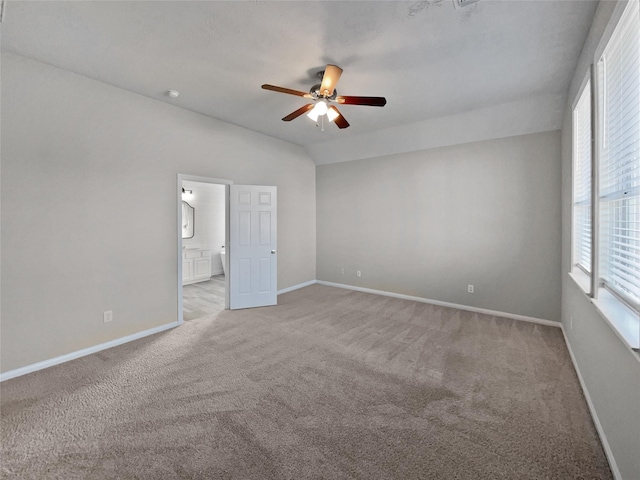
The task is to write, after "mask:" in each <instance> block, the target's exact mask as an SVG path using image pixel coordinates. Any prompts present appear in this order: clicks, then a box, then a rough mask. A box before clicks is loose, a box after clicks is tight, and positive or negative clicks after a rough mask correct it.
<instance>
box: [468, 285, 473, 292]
mask: <svg viewBox="0 0 640 480" xmlns="http://www.w3.org/2000/svg"><path fill="white" fill-rule="evenodd" d="M473 291H474V287H473V285H467V292H469V293H473Z"/></svg>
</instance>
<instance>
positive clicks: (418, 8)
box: [408, 0, 444, 17]
mask: <svg viewBox="0 0 640 480" xmlns="http://www.w3.org/2000/svg"><path fill="white" fill-rule="evenodd" d="M443 1H444V0H422V1H420V2H415V3H414V4H412V5H411V6H410V7H409V14H408V16H409V17H415V16H418V15H420V14H421V13H422V12H424V11H426V10H428V9H429V7H430V6H436V7H439V6H441V5H442V2H443Z"/></svg>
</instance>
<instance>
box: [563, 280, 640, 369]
mask: <svg viewBox="0 0 640 480" xmlns="http://www.w3.org/2000/svg"><path fill="white" fill-rule="evenodd" d="M569 276H570V277H571V278H572V279H573V281H574V282H575V283H576V285H577V286H578V288H580V290H582V292H583V293H584V294H585V295H586V296H587V298H589V300H590V301H591V303H593V305H594V306H595V307H596V310H597V311H598V313H599V314H600V316H601V317H602V318H604V320H605V321H606V322H607V323H608V324H609V325H610V326H611V328H612V329H613V331H614V332H615V333H616V335H618V337H620V340H622V342H623V343H624V344H625V346H626V347H627V348H629V349H630V350H632V351H633V352H634V353H635V356H636V358H637V359H638V360H640V356H639V352H638V348H639V347H640V317H639V316H638V314H637V313H635V312H634V311H633V310H631V309H630V308H629V307H627V306H626V305H625V304H624V303H622V302H621V301H620V300H618V299H617V298H616V297H614V296H613V295H611V293H609V292H608V291H607V290H605V289H604V288H599V289H598V298H591V297H590V296H589V291H590V288H591V278H590V277H589V276H588V275H587V274H586V273H584V272H583V271H582V270H573V271H571V272H569Z"/></svg>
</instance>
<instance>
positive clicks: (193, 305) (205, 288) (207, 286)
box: [182, 275, 225, 321]
mask: <svg viewBox="0 0 640 480" xmlns="http://www.w3.org/2000/svg"><path fill="white" fill-rule="evenodd" d="M224 281H225V279H224V275H214V276H213V277H211V280H209V281H207V282H198V283H192V284H191V285H185V286H183V287H182V312H183V318H184V320H185V321H187V320H194V319H196V318H201V317H205V316H207V315H211V314H213V313H218V312H219V311H221V310H224V294H225V283H224Z"/></svg>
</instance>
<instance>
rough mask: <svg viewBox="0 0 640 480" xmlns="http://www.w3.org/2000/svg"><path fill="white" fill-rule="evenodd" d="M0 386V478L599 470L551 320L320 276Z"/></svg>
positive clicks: (592, 435)
mask: <svg viewBox="0 0 640 480" xmlns="http://www.w3.org/2000/svg"><path fill="white" fill-rule="evenodd" d="M279 303H280V305H279V306H277V307H269V308H262V309H252V310H243V311H236V312H230V311H224V312H222V313H220V314H218V315H217V316H212V317H208V318H202V319H198V320H192V321H190V322H188V323H186V324H185V325H183V326H181V327H179V328H177V329H174V330H171V331H168V332H164V333H162V334H158V335H155V336H153V337H147V338H145V339H142V340H139V341H136V342H133V343H129V344H127V345H123V346H120V347H117V348H113V349H111V350H107V351H103V352H100V353H97V354H94V355H91V356H88V357H84V358H81V359H78V360H75V361H73V362H69V363H66V364H63V365H59V366H56V367H52V368H49V369H47V370H43V371H40V372H36V373H33V374H30V375H27V376H24V377H20V378H16V379H13V380H9V381H6V382H4V383H3V384H2V386H1V388H2V392H1V407H2V411H1V415H2V454H3V458H2V477H3V478H20V479H47V478H59V479H117V478H118V479H178V478H180V479H189V478H191V479H348V478H357V479H418V478H420V479H599V478H603V479H609V478H612V477H611V473H610V471H609V468H608V465H607V462H606V459H605V456H604V454H603V451H602V447H601V445H600V443H599V440H598V437H597V434H596V432H595V429H594V426H593V424H592V421H591V419H590V417H589V413H588V409H587V406H586V403H585V400H584V398H583V396H582V393H581V390H580V387H579V384H578V380H577V378H576V374H575V372H574V370H573V368H572V365H571V361H570V358H569V355H568V353H567V350H566V347H565V345H564V341H563V339H562V334H561V331H560V329H557V328H553V327H544V326H540V325H536V324H532V323H526V322H517V321H513V320H508V319H504V318H497V317H491V316H485V315H478V314H474V313H469V312H463V311H458V310H453V309H447V308H441V307H436V306H431V305H426V304H421V303H415V302H411V301H405V300H398V299H392V298H387V297H380V296H375V295H369V294H364V293H358V292H350V291H347V290H340V289H336V288H331V287H324V286H320V285H314V286H310V287H307V288H304V289H301V290H297V291H294V292H291V293H288V294H285V295H281V296H280V297H279Z"/></svg>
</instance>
